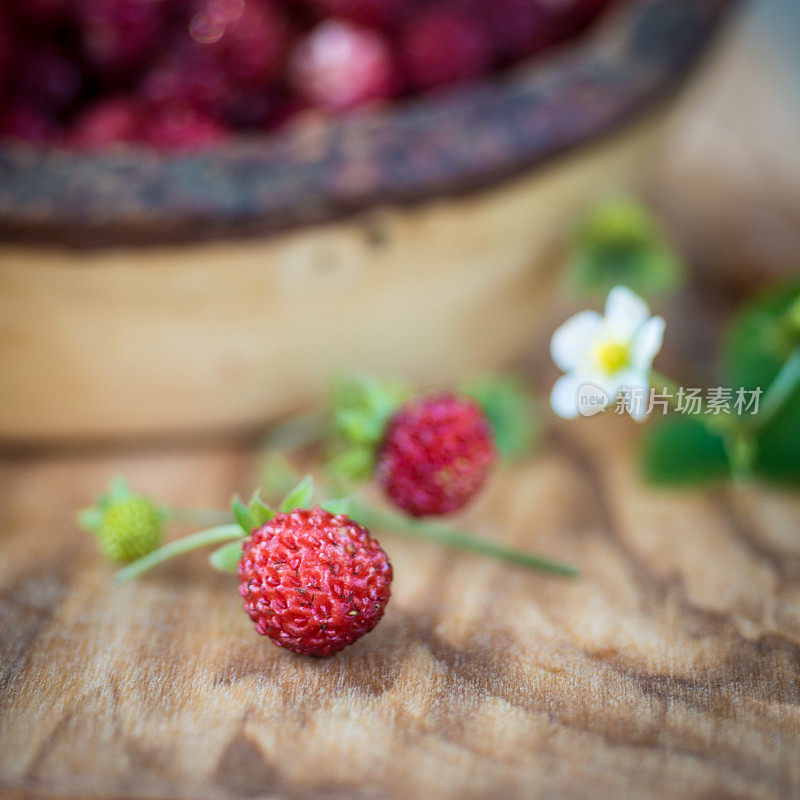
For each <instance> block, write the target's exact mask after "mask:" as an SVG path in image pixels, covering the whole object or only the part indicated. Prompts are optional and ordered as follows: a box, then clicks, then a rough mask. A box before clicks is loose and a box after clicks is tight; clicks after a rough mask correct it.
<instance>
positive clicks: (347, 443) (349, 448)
mask: <svg viewBox="0 0 800 800" xmlns="http://www.w3.org/2000/svg"><path fill="white" fill-rule="evenodd" d="M410 396H411V389H410V387H409V386H407V385H406V384H405V383H403V382H401V381H397V380H393V379H389V378H376V377H375V376H372V375H357V376H355V377H353V378H349V379H347V380H340V381H337V382H336V383H334V384H333V387H332V389H331V399H330V409H329V414H328V416H329V420H330V421H329V425H328V431H327V433H326V442H325V445H326V446H325V451H326V453H325V459H326V461H327V463H328V465H329V466H328V471H329V473H330V474H331V476H332V477H333V479H334V480H335V481H337V482H340V483H345V484H346V483H350V482H353V481H362V480H366V479H367V478H369V477H370V475H371V472H372V466H373V463H374V461H375V453H376V451H377V448H378V446H379V445H380V442H381V440H382V439H383V434H384V431H385V429H386V425H387V423H388V421H389V419H390V418H391V416H392V415H393V414H394V413H395V411H397V409H398V408H399V407H400V405H402V403H403V402H405V401H406V400H407V399H408V398H409V397H410Z"/></svg>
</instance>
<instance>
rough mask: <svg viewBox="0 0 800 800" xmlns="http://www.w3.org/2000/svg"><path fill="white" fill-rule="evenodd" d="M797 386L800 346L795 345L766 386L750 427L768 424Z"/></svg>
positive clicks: (799, 381)
mask: <svg viewBox="0 0 800 800" xmlns="http://www.w3.org/2000/svg"><path fill="white" fill-rule="evenodd" d="M798 386H800V347H796V348H795V349H794V350H793V351H792V352H791V354H790V355H789V357H788V358H787V359H786V361H784V363H783V366H782V367H781V368H780V371H779V372H778V374H777V375H776V376H775V378H774V379H773V381H772V383H771V384H770V385H769V386H768V387H767V390H766V392H764V399H763V400H762V401H761V408H760V409H759V412H758V414H756V415H755V416H754V417H753V421H752V423H751V425H750V426H749V427H750V429H751V430H753V431H758V430H761V429H762V428H764V427H765V426H766V425H767V424H769V423H770V422H771V421H772V419H773V418H774V417H775V415H776V414H777V413H778V412H779V411H780V410H781V409H782V408H783V405H784V403H785V402H786V401H787V400H788V399H789V396H790V395H791V394H792V392H794V390H795V389H796V388H797V387H798Z"/></svg>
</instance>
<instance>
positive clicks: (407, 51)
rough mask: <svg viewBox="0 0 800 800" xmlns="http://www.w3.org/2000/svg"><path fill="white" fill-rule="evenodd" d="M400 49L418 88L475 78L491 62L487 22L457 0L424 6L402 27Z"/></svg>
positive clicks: (407, 71) (483, 71)
mask: <svg viewBox="0 0 800 800" xmlns="http://www.w3.org/2000/svg"><path fill="white" fill-rule="evenodd" d="M400 50H401V54H402V57H403V64H404V66H405V69H406V73H407V74H408V76H409V78H410V80H411V83H412V84H413V85H414V86H415V87H417V88H419V89H433V88H435V87H437V86H445V85H449V84H454V83H460V82H462V81H465V80H468V79H470V78H476V77H478V76H480V75H483V74H484V73H485V72H487V71H488V70H489V67H490V66H491V64H492V46H491V40H490V36H489V31H488V30H487V28H486V25H485V24H484V22H483V20H482V19H480V18H479V17H476V16H475V14H473V13H470V12H469V11H468V10H467V9H466V8H464V7H463V6H461V5H459V4H457V3H455V2H442V3H435V4H431V5H427V6H422V7H421V8H420V9H419V11H417V12H416V13H415V14H414V15H413V16H411V18H410V19H409V20H408V22H406V23H405V25H404V26H403V29H402V31H401V36H400Z"/></svg>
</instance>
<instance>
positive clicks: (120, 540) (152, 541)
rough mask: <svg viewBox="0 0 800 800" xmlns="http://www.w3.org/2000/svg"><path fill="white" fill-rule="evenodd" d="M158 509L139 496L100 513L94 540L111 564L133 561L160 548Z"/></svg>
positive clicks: (111, 506)
mask: <svg viewBox="0 0 800 800" xmlns="http://www.w3.org/2000/svg"><path fill="white" fill-rule="evenodd" d="M162 535H163V524H162V520H161V514H160V512H159V510H158V507H157V506H156V505H155V504H154V503H153V502H151V501H150V500H148V499H147V498H146V497H142V496H141V495H133V496H131V497H128V498H125V499H124V500H118V501H116V502H112V503H111V504H110V505H109V507H108V508H107V509H106V511H105V513H104V514H103V522H102V524H101V525H100V530H99V531H98V532H97V539H98V542H99V543H100V547H101V548H102V550H103V552H104V553H105V554H106V555H107V556H108V557H109V558H110V559H111V560H112V561H135V560H136V559H137V558H141V557H142V556H146V555H147V554H148V553H151V552H152V551H153V550H155V549H156V548H157V547H159V546H160V545H161V538H162Z"/></svg>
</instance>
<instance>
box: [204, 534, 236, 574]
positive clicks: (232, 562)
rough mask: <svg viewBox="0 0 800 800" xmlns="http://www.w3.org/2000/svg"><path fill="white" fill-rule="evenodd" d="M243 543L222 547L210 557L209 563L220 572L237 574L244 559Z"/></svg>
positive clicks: (228, 544) (232, 543)
mask: <svg viewBox="0 0 800 800" xmlns="http://www.w3.org/2000/svg"><path fill="white" fill-rule="evenodd" d="M242 541H244V540H243V539H242V540H239V541H236V542H228V543H227V544H224V545H222V547H220V548H218V549H217V550H215V551H214V552H213V553H212V554H211V555H210V556H209V557H208V563H209V564H211V566H212V567H214V569H216V570H219V571H220V572H236V570H237V568H238V566H239V561H241V558H242Z"/></svg>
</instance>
